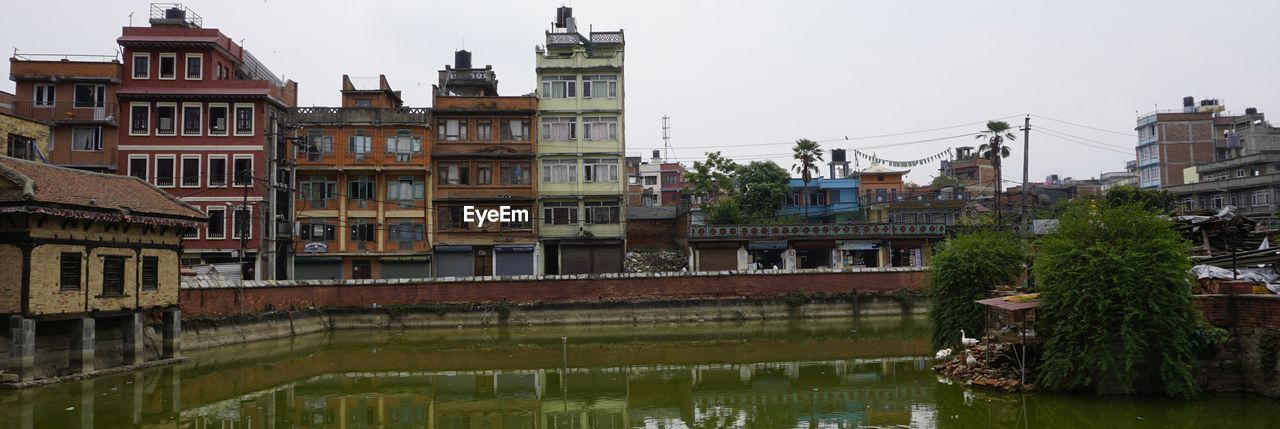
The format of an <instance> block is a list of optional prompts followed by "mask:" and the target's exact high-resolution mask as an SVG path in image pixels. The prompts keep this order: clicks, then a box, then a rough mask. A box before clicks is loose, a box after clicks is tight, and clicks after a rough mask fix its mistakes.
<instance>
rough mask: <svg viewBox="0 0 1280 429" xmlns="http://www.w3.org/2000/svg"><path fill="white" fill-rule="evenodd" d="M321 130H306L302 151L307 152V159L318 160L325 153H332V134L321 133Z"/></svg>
mask: <svg viewBox="0 0 1280 429" xmlns="http://www.w3.org/2000/svg"><path fill="white" fill-rule="evenodd" d="M322 132H323V131H321V130H309V131H307V145H306V146H304V147H303V148H302V152H304V153H306V154H307V161H312V162H316V161H320V159H321V158H323V157H324V154H326V153H333V136H326V135H324V134H321V133H322Z"/></svg>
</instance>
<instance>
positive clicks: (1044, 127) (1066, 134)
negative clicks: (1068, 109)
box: [1038, 125, 1133, 150]
mask: <svg viewBox="0 0 1280 429" xmlns="http://www.w3.org/2000/svg"><path fill="white" fill-rule="evenodd" d="M1038 128H1039V129H1042V130H1047V131H1052V132H1054V133H1058V134H1061V135H1064V136H1067V137H1071V138H1074V139H1077V140H1084V141H1087V142H1090V143H1097V144H1100V145H1105V146H1111V147H1114V148H1117V149H1124V150H1133V146H1125V145H1117V144H1111V143H1107V142H1104V141H1098V140H1094V139H1090V138H1086V137H1080V136H1077V135H1074V134H1070V133H1066V132H1062V131H1058V130H1055V129H1053V128H1049V127H1046V126H1043V125H1041V126H1039V127H1038Z"/></svg>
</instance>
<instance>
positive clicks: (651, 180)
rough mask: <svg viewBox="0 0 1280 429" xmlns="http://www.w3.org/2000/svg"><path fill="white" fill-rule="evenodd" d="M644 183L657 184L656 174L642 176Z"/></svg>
mask: <svg viewBox="0 0 1280 429" xmlns="http://www.w3.org/2000/svg"><path fill="white" fill-rule="evenodd" d="M644 184H646V185H657V184H658V176H644Z"/></svg>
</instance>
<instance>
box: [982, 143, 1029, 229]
mask: <svg viewBox="0 0 1280 429" xmlns="http://www.w3.org/2000/svg"><path fill="white" fill-rule="evenodd" d="M1009 128H1010V127H1009V123H1008V122H1005V121H987V129H985V130H982V131H979V132H978V135H976V136H974V138H977V139H986V140H987V142H986V143H983V144H982V145H981V146H978V156H981V157H983V158H986V159H989V160H991V166H992V167H995V169H996V185H995V195H996V225H1000V194H1002V193H1003V192H1002V190H1003V188H1004V176H1003V175H1002V174H1001V171H1000V164H1001V160H1003V159H1005V158H1008V157H1009V147H1008V146H1005V145H1004V141H1005V140H1009V141H1014V140H1017V139H1018V136H1015V135H1013V133H1011V132H1009Z"/></svg>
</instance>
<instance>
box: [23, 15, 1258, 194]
mask: <svg viewBox="0 0 1280 429" xmlns="http://www.w3.org/2000/svg"><path fill="white" fill-rule="evenodd" d="M185 4H186V5H187V6H188V7H190V8H192V9H193V10H195V11H196V12H197V13H199V14H200V15H201V16H203V18H204V24H205V26H206V27H216V28H218V29H221V30H222V31H223V33H225V34H227V35H228V36H230V37H231V38H232V39H234V40H237V41H239V40H241V39H244V45H245V47H246V48H247V49H249V50H250V51H251V52H253V53H254V54H255V55H256V56H257V57H258V58H259V59H261V60H262V61H263V62H265V63H266V65H267V66H268V67H269V68H270V69H271V70H272V71H274V72H275V73H277V74H282V75H284V76H285V77H286V78H289V79H293V80H295V81H298V82H299V86H300V89H299V90H300V95H299V104H300V105H303V106H311V105H320V106H324V105H329V106H332V105H336V104H337V103H338V102H339V93H338V90H339V89H340V84H341V76H342V74H344V73H345V74H348V75H351V76H353V77H354V76H377V75H378V74H379V73H381V74H385V75H387V78H388V79H389V80H390V82H391V85H392V86H393V87H394V88H396V89H401V90H403V91H404V98H405V101H406V103H407V104H410V105H414V106H428V105H430V100H431V97H430V88H431V84H432V83H434V82H435V80H436V71H437V70H439V69H441V68H442V67H443V66H444V65H445V64H446V63H450V62H451V61H452V59H453V51H454V50H455V49H460V48H463V47H464V45H465V48H466V49H468V50H470V51H472V52H473V53H474V54H473V55H474V59H473V62H474V63H475V64H477V65H485V64H491V65H493V66H494V69H495V71H496V72H497V74H498V79H499V80H500V87H499V91H500V92H501V93H502V94H503V95H520V94H525V93H529V92H531V91H532V90H533V88H534V86H535V76H534V55H535V54H534V46H535V45H538V44H541V43H543V41H544V40H543V31H545V30H547V29H548V28H549V27H550V21H551V20H552V19H553V18H554V16H555V15H554V13H555V8H556V7H557V6H560V5H561V4H567V5H569V6H573V7H574V15H575V16H576V17H577V19H578V23H579V26H580V28H582V29H583V31H586V30H587V29H588V28H592V27H594V28H595V29H596V30H601V31H607V30H615V29H619V28H621V29H624V30H625V31H626V41H627V56H626V109H627V110H626V113H627V115H626V121H627V122H626V125H627V128H626V138H627V141H626V142H627V150H628V152H630V153H631V154H633V155H641V154H643V155H644V156H645V157H648V154H649V151H650V150H652V149H659V148H661V147H662V139H661V117H662V116H663V115H664V114H665V115H669V116H671V136H672V137H671V145H672V146H673V147H674V149H675V154H674V157H675V158H678V159H679V160H681V161H686V162H691V161H693V160H695V159H701V158H702V157H703V155H702V154H703V152H705V151H708V150H721V151H722V152H723V153H724V154H725V155H727V156H729V157H730V158H734V159H737V160H741V161H747V160H752V159H762V158H772V159H774V160H776V161H778V163H779V164H781V165H783V166H784V167H790V166H791V165H792V161H791V159H790V156H789V153H788V152H789V150H790V148H789V146H790V142H793V141H794V140H796V139H798V138H809V139H814V140H831V139H839V140H840V141H831V142H824V143H823V146H824V147H826V148H828V149H830V148H845V149H854V148H865V147H870V146H882V147H880V148H876V149H869V150H868V151H869V152H870V151H874V152H875V153H876V154H878V155H879V156H880V157H881V158H885V159H894V160H911V159H918V158H924V157H928V156H930V155H933V154H935V153H938V152H940V151H943V150H945V149H946V148H948V147H955V146H964V145H974V146H976V143H977V142H975V141H974V140H973V139H972V138H968V137H964V138H954V139H944V140H938V141H931V142H924V143H915V144H905V145H904V144H903V143H910V142H917V141H921V140H928V139H936V138H941V137H948V136H955V135H959V134H965V133H969V132H973V131H977V130H978V129H980V128H981V125H979V124H977V123H979V122H982V121H985V120H988V119H997V118H1007V119H1008V120H1009V121H1010V122H1011V123H1014V124H1015V126H1020V125H1021V121H1022V117H1023V115H1024V114H1032V115H1039V117H1036V116H1033V117H1032V128H1033V130H1034V129H1036V128H1037V127H1043V128H1045V129H1047V131H1046V132H1035V131H1033V133H1032V135H1031V137H1032V139H1031V178H1032V180H1033V181H1036V180H1042V179H1043V178H1044V176H1045V175H1046V174H1051V173H1058V174H1062V175H1064V176H1072V177H1077V178H1084V177H1095V176H1097V175H1098V174H1099V173H1101V172H1104V171H1114V170H1119V169H1121V168H1122V167H1123V165H1124V161H1125V160H1127V159H1133V158H1134V155H1133V152H1132V149H1131V148H1132V147H1133V145H1134V143H1135V141H1136V137H1134V136H1131V135H1126V134H1132V132H1133V131H1132V130H1133V126H1134V120H1135V118H1136V115H1138V114H1145V113H1148V112H1150V111H1152V110H1155V109H1156V108H1157V107H1158V108H1159V109H1173V108H1177V107H1179V106H1180V102H1181V98H1182V97H1183V96H1186V95H1192V96H1195V97H1196V98H1197V99H1200V98H1210V97H1212V98H1218V99H1221V100H1223V102H1225V104H1226V106H1227V108H1228V109H1229V110H1231V111H1235V112H1243V111H1244V108H1245V107H1258V108H1259V109H1260V110H1261V111H1262V112H1264V113H1267V114H1272V115H1280V99H1278V96H1280V85H1277V76H1278V75H1280V73H1278V72H1280V56H1278V55H1276V53H1277V51H1276V49H1277V45H1280V44H1278V43H1277V42H1278V41H1280V40H1278V39H1280V31H1276V30H1275V19H1276V17H1277V16H1280V2H1274V1H1230V2H1228V1H1223V2H1204V1H1142V2H1139V1H1123V2H1119V1H1114V0H1110V1H1093V0H1088V1H1070V2H1026V1H936V2H885V1H875V2H872V1H797V0H791V1H735V2H710V1H692V0H685V1H657V0H649V1H643V2H622V1H616V0H615V1H583V0H578V1H542V0H538V1H528V0H522V1H515V0H512V1H482V0H470V1H448V2H437V1H422V2H419V1H365V2H355V1H327V0H311V1H301V0H290V1H284V0H267V1H258V0H245V1H238V0H221V1H203V0H202V1H188V2H186V3H185ZM148 5H149V4H148V3H146V2H141V1H116V0H113V1H86V0H80V1H57V2H54V1H20V2H13V4H11V5H9V6H6V7H5V9H6V15H7V19H5V25H3V26H0V40H4V41H7V42H8V43H9V44H10V45H11V46H12V47H15V48H17V49H18V50H19V51H20V52H33V53H44V52H55V53H103V54H112V53H113V52H115V51H116V49H117V48H118V46H117V45H116V43H115V38H116V37H119V35H120V27H122V26H125V25H128V23H129V13H130V12H134V15H133V23H134V25H146V18H147V13H148ZM0 89H3V90H6V91H12V90H13V82H6V83H4V84H3V85H0ZM1047 118H1052V119H1055V120H1060V121H1067V122H1073V123H1076V124H1081V125H1086V126H1089V127H1095V128H1100V129H1105V130H1113V131H1115V133H1113V132H1104V131H1098V130H1093V129H1089V128H1083V127H1079V126H1075V125H1070V124H1065V123H1061V122H1054V121H1052V120H1050V119H1047ZM962 124H971V125H966V126H960V127H953V126H957V125H962ZM944 127H952V128H946V129H939V130H936V131H931V132H925V133H915V134H902V135H894V136H887V137H879V138H868V139H858V137H865V136H876V135H883V134H896V133H903V132H911V131H919V130H928V129H938V128H944ZM1049 132H1057V133H1061V134H1063V135H1064V136H1067V137H1069V138H1074V139H1075V140H1077V141H1078V142H1083V143H1088V144H1090V145H1093V146H1096V147H1090V146H1086V145H1084V144H1081V143H1078V142H1070V141H1067V140H1064V139H1061V138H1058V137H1053V136H1050V135H1049V134H1046V133H1049ZM845 137H849V138H850V139H851V140H849V141H844V138H845ZM1108 145H1110V146H1108ZM1098 147H1101V148H1104V149H1100V148H1098ZM1117 147H1120V148H1126V149H1118V148H1117ZM1108 149H1110V150H1108ZM1005 165H1006V167H1005V168H1006V171H1007V173H1006V174H1005V177H1006V179H1017V180H1020V179H1021V170H1022V145H1021V142H1019V143H1017V144H1016V147H1015V150H1014V153H1013V156H1012V157H1011V159H1009V160H1008V161H1007V162H1006V164H1005ZM862 166H863V167H866V164H865V163H863V164H862ZM823 171H824V172H825V171H826V168H825V167H824V168H823ZM935 174H937V165H936V164H934V165H930V166H927V167H925V166H921V167H916V168H915V169H914V170H913V171H912V173H911V175H910V176H909V177H910V178H911V179H912V180H915V181H917V182H921V183H927V182H928V181H929V180H930V178H931V177H932V176H933V175H935Z"/></svg>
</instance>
